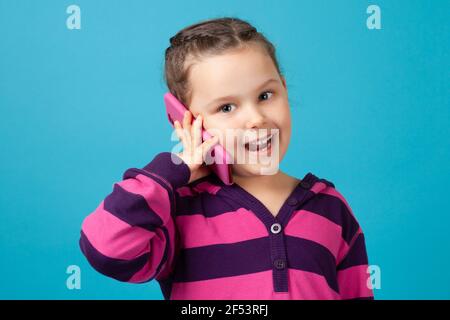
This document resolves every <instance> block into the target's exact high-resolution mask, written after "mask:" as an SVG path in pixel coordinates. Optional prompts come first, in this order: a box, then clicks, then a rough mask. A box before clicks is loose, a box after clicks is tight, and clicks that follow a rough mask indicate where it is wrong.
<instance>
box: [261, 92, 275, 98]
mask: <svg viewBox="0 0 450 320" xmlns="http://www.w3.org/2000/svg"><path fill="white" fill-rule="evenodd" d="M266 93H270V94H273V92H272V91H264V92H263V94H262V95H260V97H262V96H264V95H265V94H266ZM264 100H267V99H264Z"/></svg>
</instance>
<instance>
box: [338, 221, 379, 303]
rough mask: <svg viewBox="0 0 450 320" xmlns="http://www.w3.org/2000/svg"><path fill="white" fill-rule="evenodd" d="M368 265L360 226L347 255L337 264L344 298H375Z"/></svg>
mask: <svg viewBox="0 0 450 320" xmlns="http://www.w3.org/2000/svg"><path fill="white" fill-rule="evenodd" d="M368 267H369V266H368V257H367V251H366V244H365V239H364V233H363V232H362V230H361V227H359V228H358V230H357V231H356V233H355V235H354V236H353V237H352V240H351V241H350V245H349V247H348V251H347V253H346V255H345V256H344V258H343V259H342V260H341V261H340V263H339V264H338V266H337V279H338V285H339V293H340V295H341V298H342V299H370V300H371V299H373V291H372V288H371V285H370V279H369V273H368Z"/></svg>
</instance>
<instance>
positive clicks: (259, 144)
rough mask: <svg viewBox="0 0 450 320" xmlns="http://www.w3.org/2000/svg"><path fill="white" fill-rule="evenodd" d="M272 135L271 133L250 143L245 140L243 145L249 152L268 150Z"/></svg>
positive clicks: (270, 145)
mask: <svg viewBox="0 0 450 320" xmlns="http://www.w3.org/2000/svg"><path fill="white" fill-rule="evenodd" d="M272 137H273V134H271V135H270V136H268V137H265V138H263V139H260V140H258V141H254V142H251V143H250V142H247V143H246V144H245V145H244V147H245V149H246V150H247V151H249V152H260V151H270V150H271V147H272Z"/></svg>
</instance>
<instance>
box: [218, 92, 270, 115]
mask: <svg viewBox="0 0 450 320" xmlns="http://www.w3.org/2000/svg"><path fill="white" fill-rule="evenodd" d="M266 94H273V92H272V91H264V92H263V93H262V94H261V95H260V96H259V97H262V96H265V95H266ZM267 99H269V98H267ZM267 99H263V100H267ZM230 106H232V104H229V103H228V104H224V105H223V106H220V107H219V109H218V110H217V111H222V112H224V113H228V112H230V111H231V110H230V109H229V108H227V107H230ZM225 110H228V111H225Z"/></svg>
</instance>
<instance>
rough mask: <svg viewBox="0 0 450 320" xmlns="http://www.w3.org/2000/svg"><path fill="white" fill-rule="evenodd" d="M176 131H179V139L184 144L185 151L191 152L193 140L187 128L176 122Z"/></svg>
mask: <svg viewBox="0 0 450 320" xmlns="http://www.w3.org/2000/svg"><path fill="white" fill-rule="evenodd" d="M175 129H176V131H177V135H178V137H179V138H180V140H181V141H182V142H183V150H187V151H188V152H190V148H191V139H190V135H189V132H188V131H187V130H186V129H185V128H183V127H181V124H180V122H179V121H178V120H175Z"/></svg>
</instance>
